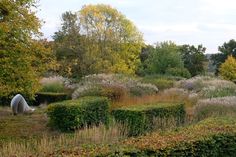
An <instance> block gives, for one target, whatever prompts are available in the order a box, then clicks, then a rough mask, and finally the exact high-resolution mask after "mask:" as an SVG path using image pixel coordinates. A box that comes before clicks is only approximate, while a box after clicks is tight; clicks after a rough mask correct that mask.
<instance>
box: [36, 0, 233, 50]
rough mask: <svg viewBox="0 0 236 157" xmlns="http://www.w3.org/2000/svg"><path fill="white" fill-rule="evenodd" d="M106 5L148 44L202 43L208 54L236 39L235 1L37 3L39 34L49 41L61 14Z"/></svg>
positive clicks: (67, 0) (77, 0)
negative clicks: (117, 11)
mask: <svg viewBox="0 0 236 157" xmlns="http://www.w3.org/2000/svg"><path fill="white" fill-rule="evenodd" d="M98 3H103V4H109V5H111V6H112V7H115V8H116V9H118V10H119V11H120V12H121V13H123V14H124V15H125V16H126V17H127V18H128V19H129V20H131V21H132V22H133V23H134V24H135V25H136V26H137V27H138V29H139V30H140V31H141V32H142V33H143V36H144V40H145V42H146V43H147V44H153V43H156V42H160V41H166V40H172V41H174V42H176V43H177V44H193V45H198V44H202V45H203V46H205V47H206V48H207V53H216V52H217V48H218V46H219V45H222V44H223V43H224V42H226V41H229V40H230V39H236V1H235V0H40V2H39V9H40V10H39V11H38V13H37V14H38V16H39V18H40V19H42V20H44V21H45V24H44V25H43V27H42V32H43V33H44V36H45V37H46V38H49V39H51V36H52V35H53V33H54V32H55V31H57V30H58V29H59V28H60V24H61V14H62V13H64V12H65V11H79V10H80V9H81V7H82V6H83V5H86V4H98Z"/></svg>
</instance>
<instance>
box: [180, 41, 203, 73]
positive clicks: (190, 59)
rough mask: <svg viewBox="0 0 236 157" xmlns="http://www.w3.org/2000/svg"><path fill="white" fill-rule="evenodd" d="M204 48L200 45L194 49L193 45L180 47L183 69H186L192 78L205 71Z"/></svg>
mask: <svg viewBox="0 0 236 157" xmlns="http://www.w3.org/2000/svg"><path fill="white" fill-rule="evenodd" d="M205 51H206V48H205V47H203V46H202V45H198V46H197V47H195V46H194V45H183V46H180V52H181V54H182V56H183V61H184V67H185V68H187V69H188V71H189V72H190V74H191V75H192V76H196V75H198V74H202V73H203V72H204V71H205V69H204V68H205V67H204V65H205V62H206V60H207V59H206V57H205V55H204V53H205Z"/></svg>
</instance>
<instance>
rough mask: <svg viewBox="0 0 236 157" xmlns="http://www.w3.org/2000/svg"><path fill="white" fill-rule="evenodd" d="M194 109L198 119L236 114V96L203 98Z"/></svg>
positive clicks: (195, 116)
mask: <svg viewBox="0 0 236 157" xmlns="http://www.w3.org/2000/svg"><path fill="white" fill-rule="evenodd" d="M193 110H194V118H195V119H196V120H202V119H204V118H207V117H212V116H214V117H216V116H222V115H230V116H236V96H228V97H220V98H212V99H201V100H199V101H198V103H197V105H196V106H195V107H194V108H193Z"/></svg>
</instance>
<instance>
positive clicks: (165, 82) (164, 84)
mask: <svg viewBox="0 0 236 157" xmlns="http://www.w3.org/2000/svg"><path fill="white" fill-rule="evenodd" d="M143 82H144V83H151V84H154V85H155V86H156V87H157V88H158V89H159V90H164V89H167V88H171V87H173V86H174V81H173V80H171V79H165V78H148V77H145V78H144V79H143Z"/></svg>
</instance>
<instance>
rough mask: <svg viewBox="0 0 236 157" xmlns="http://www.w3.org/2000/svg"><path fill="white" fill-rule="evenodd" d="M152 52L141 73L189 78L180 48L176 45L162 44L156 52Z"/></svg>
mask: <svg viewBox="0 0 236 157" xmlns="http://www.w3.org/2000/svg"><path fill="white" fill-rule="evenodd" d="M150 50H151V51H150V52H149V53H150V54H149V55H148V58H147V59H146V60H145V61H144V62H143V63H142V66H141V69H140V71H141V72H140V73H144V74H180V75H183V76H189V72H188V71H187V70H186V69H185V68H184V63H183V60H182V58H181V53H180V50H179V47H178V46H177V45H176V44H175V43H173V42H171V41H169V42H161V43H158V44H157V45H156V47H155V49H154V50H152V49H150ZM185 73H188V74H185Z"/></svg>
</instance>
